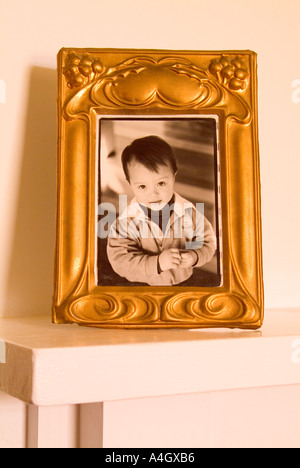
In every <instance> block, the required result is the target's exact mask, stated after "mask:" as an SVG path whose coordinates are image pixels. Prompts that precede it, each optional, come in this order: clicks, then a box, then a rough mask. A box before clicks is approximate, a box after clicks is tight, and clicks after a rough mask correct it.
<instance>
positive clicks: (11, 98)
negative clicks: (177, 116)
mask: <svg viewBox="0 0 300 468" xmlns="http://www.w3.org/2000/svg"><path fill="white" fill-rule="evenodd" d="M299 18H300V2H299V0H251V1H244V2H242V1H240V0H228V1H226V2H224V1H223V0H215V1H214V2H207V1H202V0H150V1H148V0H126V1H123V0H115V1H111V2H108V1H103V0H97V1H96V0H86V1H82V0H80V1H79V0H72V1H69V0H51V2H50V1H49V2H47V1H45V0H42V1H41V0H26V1H23V0H0V63H1V66H0V80H2V81H0V83H1V86H0V90H2V95H1V98H0V118H1V122H0V132H1V135H0V145H1V150H0V195H1V196H0V219H1V230H0V258H1V263H0V316H19V315H23V316H24V315H30V314H45V313H49V314H50V307H51V296H52V276H53V275H52V270H53V250H54V226H55V152H56V141H55V140H56V123H55V98H56V72H55V67H56V53H57V51H58V50H59V49H60V48H61V47H73V46H74V47H89V46H90V47H133V48H166V49H200V50H201V49H202V50H204V49H248V48H249V49H252V50H255V51H257V52H258V54H259V103H260V111H259V112H260V122H259V123H260V148H261V176H262V199H263V235H264V243H263V247H264V271H265V290H266V306H267V307H280V306H288V307H294V306H299V305H300V288H299V284H300V247H299V239H300V217H299V201H300V196H299V193H300V190H299V174H300V157H299V156H300V131H299V130H300V102H299V103H297V101H299V100H300V92H297V91H296V88H293V87H292V84H293V82H295V80H297V79H300V60H299V44H300V27H299ZM296 84H297V83H294V85H296ZM297 86H298V87H300V85H299V83H298V85H297ZM5 88H6V93H5V94H6V96H4V92H5ZM293 91H294V101H295V102H293V100H292V93H293ZM4 97H6V99H5V100H6V103H4V102H3V101H4Z"/></svg>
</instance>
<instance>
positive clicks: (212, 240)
mask: <svg viewBox="0 0 300 468" xmlns="http://www.w3.org/2000/svg"><path fill="white" fill-rule="evenodd" d="M194 215H195V212H194V213H193V225H194V231H193V238H192V239H191V241H190V242H187V243H186V248H187V249H189V250H194V251H195V252H196V254H197V256H198V260H197V262H196V263H195V265H194V266H193V267H194V268H195V267H202V266H203V265H205V264H206V263H208V262H210V261H211V260H212V258H213V256H214V254H215V252H216V248H217V239H216V235H215V233H214V230H213V227H212V225H211V224H210V222H209V221H208V220H207V219H206V217H205V216H204V215H202V216H201V214H200V215H199V213H198V215H196V216H194Z"/></svg>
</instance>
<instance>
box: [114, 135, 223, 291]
mask: <svg viewBox="0 0 300 468" xmlns="http://www.w3.org/2000/svg"><path fill="white" fill-rule="evenodd" d="M122 165H123V170H124V174H125V177H126V179H127V181H128V183H129V184H130V186H131V189H132V192H133V194H134V198H133V200H132V201H131V203H130V205H129V206H128V207H127V208H126V209H125V210H124V212H123V213H121V214H120V216H119V218H118V219H117V220H116V221H115V222H114V224H113V225H112V227H111V229H110V233H109V236H108V243H107V255H108V259H109V262H110V264H111V266H112V268H113V270H114V271H115V272H116V273H117V274H118V275H119V276H121V277H124V278H126V279H127V280H128V281H131V282H141V283H147V284H149V285H151V286H172V285H178V284H180V283H182V282H184V281H186V280H188V279H189V278H190V277H191V276H192V274H193V269H194V268H199V267H202V266H203V265H205V264H206V263H208V262H210V261H211V259H212V257H213V255H214V253H215V251H216V236H215V233H214V231H213V228H212V226H211V224H210V223H209V221H208V220H207V219H206V218H205V216H204V214H203V212H201V210H199V209H197V208H196V207H195V206H194V205H193V204H192V203H191V202H189V201H188V200H185V199H184V198H182V197H181V196H180V195H178V194H177V193H175V192H174V184H175V179H176V174H177V161H176V158H175V155H174V153H173V150H172V148H171V147H170V146H169V144H168V143H167V142H166V141H164V140H163V139H161V138H159V137H157V136H148V137H145V138H140V139H137V140H135V141H133V143H132V144H131V145H129V146H127V147H126V148H125V149H124V151H123V153H122Z"/></svg>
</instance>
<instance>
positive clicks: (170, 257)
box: [159, 249, 181, 271]
mask: <svg viewBox="0 0 300 468" xmlns="http://www.w3.org/2000/svg"><path fill="white" fill-rule="evenodd" d="M180 263H181V255H180V252H179V250H178V249H168V250H164V251H163V252H162V253H161V254H160V256H159V266H160V269H161V271H166V270H171V268H177V267H178V266H181V265H180Z"/></svg>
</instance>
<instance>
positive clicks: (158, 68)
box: [53, 49, 263, 329]
mask: <svg viewBox="0 0 300 468" xmlns="http://www.w3.org/2000/svg"><path fill="white" fill-rule="evenodd" d="M256 68H257V60H256V54H255V53H254V52H251V51H217V52H198V51H160V50H125V49H124V50H123V49H62V50H61V51H60V52H59V54H58V85H59V92H58V204H57V244H56V260H55V291H54V301H53V321H54V322H55V323H78V324H79V325H89V326H97V327H114V328H199V327H230V328H235V327H237V328H249V329H257V328H259V327H261V325H262V322H263V280H262V252H261V217H260V216H261V215H260V176H259V150H258V126H257V77H256ZM99 114H101V115H104V116H105V115H116V116H120V115H126V114H134V115H137V116H139V115H143V116H145V115H147V116H153V115H155V116H157V115H162V114H163V115H176V114H180V115H182V114H186V115H189V114H193V115H195V114H199V115H200V114H214V115H218V117H219V121H220V165H221V206H222V238H223V274H224V278H223V285H222V286H220V287H217V288H201V287H197V288H195V287H193V288H188V290H187V289H186V288H182V287H176V286H172V287H159V288H156V287H153V286H149V287H144V286H143V287H134V286H133V287H130V288H125V287H110V288H108V287H101V286H97V285H96V280H95V235H96V232H95V230H96V223H95V209H96V204H95V193H96V175H95V157H96V156H95V155H96V147H95V145H96V143H95V141H96V122H97V116H98V115H99Z"/></svg>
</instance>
